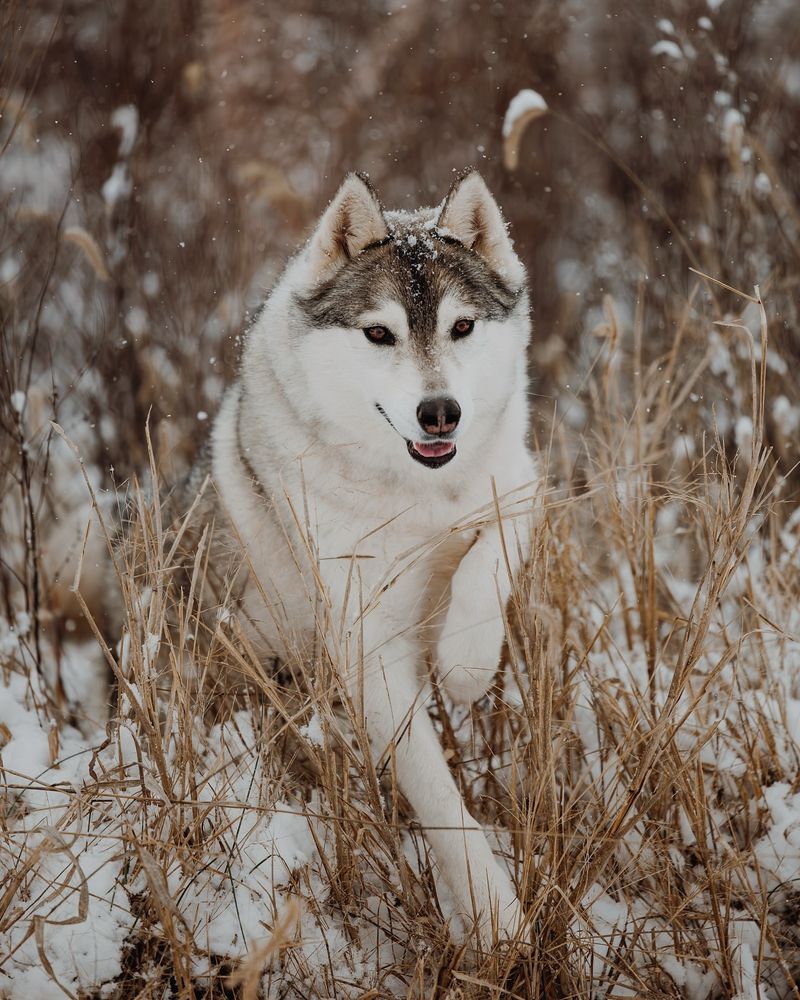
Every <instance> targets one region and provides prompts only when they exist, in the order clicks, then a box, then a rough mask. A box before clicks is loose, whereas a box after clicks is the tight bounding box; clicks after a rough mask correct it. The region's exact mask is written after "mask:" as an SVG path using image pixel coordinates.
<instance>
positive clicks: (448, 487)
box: [210, 172, 537, 940]
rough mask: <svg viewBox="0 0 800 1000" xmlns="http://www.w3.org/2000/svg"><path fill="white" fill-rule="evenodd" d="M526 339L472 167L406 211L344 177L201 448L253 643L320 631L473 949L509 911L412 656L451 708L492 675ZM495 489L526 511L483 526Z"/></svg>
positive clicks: (281, 643) (514, 911)
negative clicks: (472, 932)
mask: <svg viewBox="0 0 800 1000" xmlns="http://www.w3.org/2000/svg"><path fill="white" fill-rule="evenodd" d="M529 335H530V322H529V316H528V298H527V293H526V285H525V272H524V268H523V265H522V263H521V262H520V260H519V258H518V257H517V255H516V254H515V252H514V249H513V245H512V243H511V240H510V239H509V237H508V234H507V232H506V225H505V223H504V221H503V217H502V215H501V213H500V210H499V208H498V206H497V204H496V202H495V201H494V199H493V198H492V195H491V194H490V193H489V190H488V188H487V187H486V184H485V183H484V181H483V179H482V178H481V176H480V175H479V174H478V173H475V172H470V173H466V174H464V175H462V176H461V177H460V178H459V179H458V180H457V181H456V182H455V184H454V185H453V187H452V188H451V190H450V192H449V194H448V195H447V197H446V198H445V200H444V202H443V203H442V204H441V205H440V206H439V207H438V208H435V209H429V208H422V209H419V210H417V211H413V212H408V211H386V210H384V209H383V208H382V206H381V204H380V202H379V200H378V197H377V195H376V194H375V192H374V191H373V189H372V187H371V186H370V184H369V182H368V181H367V179H366V178H365V177H363V176H360V175H356V174H351V175H349V176H347V177H346V179H345V180H344V182H343V184H342V186H341V187H340V188H339V191H338V192H337V194H336V196H335V197H334V199H333V201H332V202H331V204H330V205H329V207H328V208H327V210H326V211H325V212H324V214H323V215H322V218H321V219H320V221H319V223H318V225H317V228H316V230H315V232H314V234H313V236H312V237H311V239H310V240H309V242H308V243H307V245H306V246H305V247H304V248H303V249H302V250H301V251H300V252H299V253H298V254H297V255H296V256H295V257H294V258H293V259H292V260H291V261H290V263H289V265H288V267H287V268H286V270H285V272H284V273H283V276H282V277H281V278H280V279H279V281H278V283H277V285H276V287H275V288H274V290H273V291H272V293H271V294H270V296H269V297H268V299H267V300H266V302H265V303H264V305H263V308H262V309H261V311H260V313H259V314H258V316H257V318H256V320H255V322H254V323H253V325H252V327H251V328H250V330H249V332H248V334H247V337H246V343H245V347H244V350H243V355H242V360H241V368H240V372H239V375H238V378H237V379H236V381H235V382H234V384H233V385H232V386H231V387H230V389H229V390H228V391H227V393H226V395H225V398H224V401H223V405H222V408H221V411H220V413H219V415H218V417H217V419H216V422H215V425H214V428H213V435H212V441H211V451H210V471H211V474H212V477H213V480H214V483H215V487H216V496H215V499H214V501H213V502H214V504H215V505H216V506H217V507H218V508H219V509H218V513H219V514H224V515H225V516H226V517H227V518H228V519H229V520H228V523H229V524H230V525H231V527H232V533H233V534H234V535H235V537H236V538H237V540H238V541H239V542H241V544H242V545H243V547H244V551H245V552H246V566H247V569H246V572H245V576H246V579H245V580H244V582H243V584H242V587H241V592H240V598H241V607H242V608H243V610H244V612H245V618H246V620H247V621H249V622H250V623H251V625H252V629H253V632H254V634H255V635H256V636H257V638H258V640H259V643H260V648H262V649H263V650H264V652H265V655H267V654H269V655H277V656H278V657H280V653H281V649H282V648H285V643H286V642H287V637H291V641H292V643H293V644H296V647H295V648H298V647H300V648H302V643H303V642H305V641H307V637H308V636H310V635H312V634H314V633H316V635H317V636H318V637H321V638H322V639H323V641H324V642H325V643H326V645H327V646H328V647H329V648H330V649H331V650H334V651H335V653H333V658H334V660H337V661H338V663H339V666H340V670H341V679H342V681H343V683H344V685H346V689H347V690H348V691H349V694H350V695H351V696H352V700H353V704H354V706H356V707H357V711H358V712H360V713H363V717H362V720H363V722H364V723H365V725H366V727H367V731H368V733H369V735H370V741H371V744H372V747H373V750H374V753H375V755H376V758H381V757H383V758H386V757H388V756H389V755H393V756H394V761H393V765H394V770H395V773H396V775H397V780H398V783H399V787H400V789H401V790H402V792H403V793H404V795H405V796H406V798H407V799H408V801H409V802H410V804H411V806H412V807H413V809H414V810H415V811H416V815H417V817H418V819H419V821H420V823H421V825H422V827H423V829H424V830H425V832H426V837H427V838H428V840H429V842H430V844H431V846H432V848H433V852H434V855H435V858H436V861H437V863H438V866H439V869H440V873H441V876H442V877H443V878H444V880H445V881H446V882H447V884H448V885H449V887H450V889H451V891H452V893H453V895H454V897H455V899H456V903H457V907H458V911H459V912H460V913H461V914H462V915H463V916H464V917H466V918H467V919H469V920H472V919H474V920H475V926H476V927H477V928H478V931H479V933H480V934H481V936H482V937H483V939H484V940H491V938H492V935H493V934H494V935H497V934H499V935H501V936H504V935H511V934H513V933H514V932H515V931H516V930H517V929H518V928H519V927H520V926H521V923H522V912H521V907H520V904H519V901H518V897H517V893H516V891H515V888H514V884H513V882H512V879H511V878H510V876H509V873H508V871H507V869H506V866H505V865H504V864H503V863H502V862H500V861H499V860H498V859H497V858H495V856H494V855H493V853H492V849H491V847H490V845H489V842H488V841H487V838H486V836H485V834H484V832H483V830H482V829H481V827H480V825H479V824H478V822H477V821H476V820H475V819H474V818H473V817H472V816H471V815H470V814H469V812H468V811H467V809H466V808H465V805H464V802H463V800H462V798H461V795H460V793H459V791H458V788H457V785H456V782H455V781H454V779H453V776H452V775H451V773H450V770H449V768H448V765H447V762H446V760H445V757H444V754H443V751H442V748H441V745H440V743H439V740H438V737H437V735H436V732H435V729H434V727H433V725H432V722H431V719H430V717H429V715H428V712H427V710H426V707H425V695H426V684H427V682H428V675H427V671H426V667H425V664H426V656H428V655H430V656H431V659H432V662H433V663H434V665H435V670H436V674H437V677H438V683H439V685H440V686H441V688H443V689H444V691H445V692H446V693H447V694H448V695H449V697H450V698H452V699H453V700H454V701H456V702H461V703H470V702H472V701H474V700H475V699H477V698H479V697H480V696H481V695H483V694H484V693H485V691H486V690H487V688H488V686H489V685H490V683H491V681H492V678H493V676H494V675H495V672H496V670H497V667H498V663H499V660H500V656H501V649H502V645H503V641H504V625H503V621H504V615H503V611H504V606H505V604H506V602H507V600H508V597H509V594H510V592H511V588H512V581H513V578H514V574H515V573H516V572H517V571H518V569H519V567H520V564H521V563H522V562H523V561H524V560H525V558H526V556H527V551H528V546H529V532H530V524H529V522H530V518H529V517H528V516H527V515H528V514H529V513H530V512H531V511H532V503H531V501H530V497H531V496H532V494H533V492H534V490H535V486H534V484H535V482H536V478H537V475H536V467H535V463H534V459H533V457H532V455H531V453H530V452H529V450H528V448H527V446H526V436H527V431H528V393H527V389H528V379H527V356H526V355H527V351H526V349H527V345H528V339H529ZM493 497H500V498H501V500H502V504H503V506H504V509H505V508H507V507H508V505H509V504H513V503H515V502H516V504H517V514H518V515H519V514H520V513H524V516H515V517H514V518H513V519H509V520H505V519H503V520H502V523H501V521H500V520H499V519H498V518H497V517H496V516H495V513H494V511H495V509H496V501H493ZM481 511H482V512H483V514H482V516H481V515H480V512H481ZM476 512H478V515H477V516H476ZM487 512H488V513H487Z"/></svg>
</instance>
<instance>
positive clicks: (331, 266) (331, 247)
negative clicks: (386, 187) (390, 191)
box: [308, 174, 389, 281]
mask: <svg viewBox="0 0 800 1000" xmlns="http://www.w3.org/2000/svg"><path fill="white" fill-rule="evenodd" d="M388 235H389V230H388V228H387V226H386V220H385V219H384V217H383V211H382V210H381V205H380V202H379V201H378V196H377V195H376V194H375V191H374V190H373V188H372V185H371V184H370V183H369V181H368V180H367V178H366V177H365V176H364V175H362V174H348V175H347V177H345V179H344V181H343V183H342V186H341V187H340V188H339V190H338V191H337V192H336V195H335V197H334V199H333V201H332V202H331V203H330V205H328V207H327V209H326V210H325V213H324V214H323V216H322V218H321V219H320V222H319V225H318V226H317V229H316V232H315V233H314V235H313V236H312V237H311V242H310V244H309V248H308V252H309V263H310V265H311V272H312V274H313V276H314V280H316V281H319V280H321V279H323V278H325V277H327V276H328V275H329V274H331V273H333V271H335V270H337V269H338V268H339V267H341V265H342V264H345V263H346V262H347V261H348V260H352V259H353V258H354V257H357V256H358V254H360V253H361V251H362V250H363V249H364V248H365V247H368V246H369V245H370V244H371V243H377V242H379V241H380V240H382V239H385V238H386V236H388Z"/></svg>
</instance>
